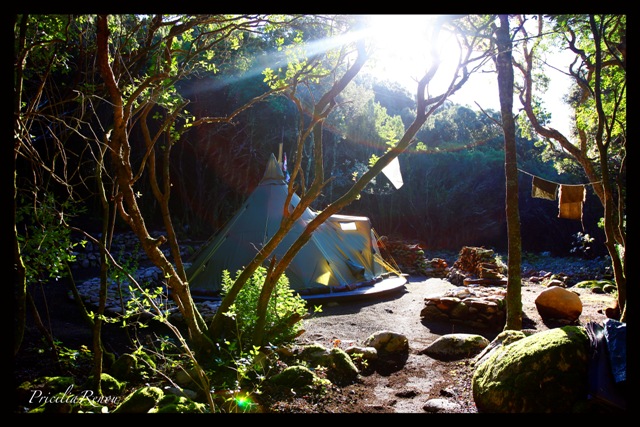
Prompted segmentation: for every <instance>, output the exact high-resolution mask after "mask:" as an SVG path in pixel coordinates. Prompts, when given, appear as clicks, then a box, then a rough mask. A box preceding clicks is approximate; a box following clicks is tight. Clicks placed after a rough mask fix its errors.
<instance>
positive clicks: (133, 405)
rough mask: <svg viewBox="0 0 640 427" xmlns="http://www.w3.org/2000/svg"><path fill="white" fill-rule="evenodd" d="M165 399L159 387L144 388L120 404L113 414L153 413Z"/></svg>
mask: <svg viewBox="0 0 640 427" xmlns="http://www.w3.org/2000/svg"><path fill="white" fill-rule="evenodd" d="M163 397H164V392H163V391H162V389H160V388H158V387H142V388H140V389H138V390H136V391H134V392H133V393H131V394H130V395H129V396H127V397H126V398H125V399H124V400H123V401H122V403H120V404H119V405H118V406H117V407H116V409H114V410H113V413H114V414H116V413H134V414H144V413H148V412H151V411H152V410H153V409H154V408H155V407H156V405H157V404H158V402H160V400H161V399H162V398H163Z"/></svg>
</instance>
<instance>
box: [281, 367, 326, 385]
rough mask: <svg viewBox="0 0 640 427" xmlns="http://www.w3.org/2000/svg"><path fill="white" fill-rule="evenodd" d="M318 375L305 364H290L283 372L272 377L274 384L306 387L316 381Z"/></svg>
mask: <svg viewBox="0 0 640 427" xmlns="http://www.w3.org/2000/svg"><path fill="white" fill-rule="evenodd" d="M315 379H316V375H315V374H314V373H313V372H312V371H311V370H310V369H309V368H306V367H304V366H299V365H298V366H289V367H288V368H286V369H285V370H283V371H282V372H280V373H279V374H277V375H274V376H273V377H271V381H272V382H273V383H274V384H277V385H281V386H286V387H292V388H296V387H304V386H310V385H312V384H313V383H314V381H315Z"/></svg>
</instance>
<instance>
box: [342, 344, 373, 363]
mask: <svg viewBox="0 0 640 427" xmlns="http://www.w3.org/2000/svg"><path fill="white" fill-rule="evenodd" d="M345 351H346V352H347V354H348V355H349V356H351V358H352V359H353V358H354V355H360V356H359V357H362V358H363V359H365V360H376V359H377V358H378V350H376V349H375V347H362V346H358V345H353V346H351V347H349V348H347V349H346V350H345Z"/></svg>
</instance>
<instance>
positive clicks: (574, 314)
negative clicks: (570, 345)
mask: <svg viewBox="0 0 640 427" xmlns="http://www.w3.org/2000/svg"><path fill="white" fill-rule="evenodd" d="M535 303H536V308H537V309H538V313H540V317H542V319H543V320H552V319H553V320H565V321H567V322H570V323H572V322H575V321H576V320H578V318H579V317H580V315H581V314H582V301H581V300H580V297H579V296H578V294H576V293H575V292H572V291H570V290H567V289H564V288H561V287H559V286H552V287H550V288H548V289H545V290H544V291H542V292H540V295H538V297H537V298H536V301H535Z"/></svg>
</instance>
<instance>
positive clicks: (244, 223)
mask: <svg viewBox="0 0 640 427" xmlns="http://www.w3.org/2000/svg"><path fill="white" fill-rule="evenodd" d="M286 198H287V184H286V182H285V180H284V174H283V172H282V169H281V168H280V166H279V164H278V161H277V160H276V158H275V156H274V155H273V154H272V155H271V158H270V160H269V162H268V164H267V168H266V170H265V173H264V176H263V178H262V180H261V182H260V184H259V185H258V186H257V187H256V189H255V190H254V191H253V192H252V193H251V195H250V196H249V197H248V198H247V200H246V201H245V202H244V204H243V205H242V207H241V208H240V210H239V211H238V212H237V213H236V214H235V216H234V217H233V218H232V219H231V220H230V221H229V222H228V223H227V225H226V226H225V227H224V228H223V229H222V230H221V231H220V232H218V233H217V234H216V235H214V236H213V237H212V238H211V239H210V240H209V242H207V243H206V244H205V245H203V246H202V248H201V249H200V250H199V251H198V252H197V253H196V254H195V256H194V258H193V263H192V264H191V266H190V267H189V268H188V270H187V278H188V281H189V286H190V288H191V292H192V294H193V295H194V297H218V296H219V292H220V290H221V282H222V272H223V270H228V271H229V273H231V276H232V277H235V275H236V272H237V271H238V270H241V269H242V268H244V266H245V265H247V264H248V263H249V262H250V261H251V260H252V259H253V257H254V256H255V254H256V253H257V251H258V250H260V249H261V248H262V246H263V245H264V244H266V243H267V242H268V241H269V239H270V238H271V236H273V235H274V234H275V233H276V231H277V230H278V229H279V227H280V221H281V219H282V212H283V208H284V204H285V202H286ZM299 201H300V197H299V196H298V195H297V194H294V195H293V197H292V199H291V204H290V206H289V210H290V211H291V210H292V209H293V208H294V207H295V206H297V204H298V202H299ZM315 216H316V213H315V212H313V211H312V210H311V209H306V210H305V212H304V213H303V215H302V216H301V217H300V218H299V219H298V220H297V221H296V223H295V224H294V226H293V228H292V229H291V230H290V231H289V233H288V234H287V235H286V236H285V238H284V239H283V240H282V242H280V245H279V246H278V247H277V248H276V250H275V251H274V252H273V253H272V254H271V256H270V257H269V258H271V257H273V256H274V255H275V256H276V257H277V258H280V257H282V256H283V255H284V253H285V252H286V250H287V249H288V248H289V247H290V246H291V244H293V242H294V241H295V240H296V239H297V237H298V236H299V235H300V234H301V233H302V230H304V228H305V227H306V224H308V223H309V222H310V221H311V220H312V219H313V218H314V217H315ZM373 234H374V233H373V230H372V228H371V223H370V221H369V218H366V217H361V216H347V215H333V216H331V217H330V218H329V220H327V221H326V222H325V223H323V224H322V225H321V226H320V227H319V228H318V229H316V230H315V231H314V233H313V234H312V237H311V239H310V240H309V242H307V244H305V245H304V246H303V247H302V249H301V250H300V251H299V252H298V254H297V255H296V256H295V258H294V259H293V260H292V262H291V264H290V265H289V267H288V268H287V270H286V272H285V274H286V276H287V277H288V279H289V284H290V286H291V289H293V290H295V291H297V292H298V293H299V294H300V295H301V296H302V297H303V298H307V299H308V298H313V296H314V295H316V296H319V295H323V294H327V293H329V294H333V293H338V292H340V293H341V294H343V295H345V296H346V295H351V294H354V293H361V294H362V293H375V291H376V289H379V290H380V291H381V292H382V291H383V290H392V289H396V288H399V287H403V286H404V284H405V283H406V279H405V278H404V277H402V275H400V274H395V277H394V278H393V280H392V281H391V282H392V283H389V280H390V279H391V276H392V274H391V273H392V269H391V268H390V267H389V266H388V264H387V263H386V262H385V261H384V260H383V259H382V257H381V256H380V252H379V250H378V247H377V242H376V240H375V237H374V235H373ZM383 281H386V283H385V285H384V286H378V287H377V288H376V285H377V284H378V283H381V282H383ZM365 287H368V288H370V289H366V290H362V288H365ZM374 288H376V289H374Z"/></svg>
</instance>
